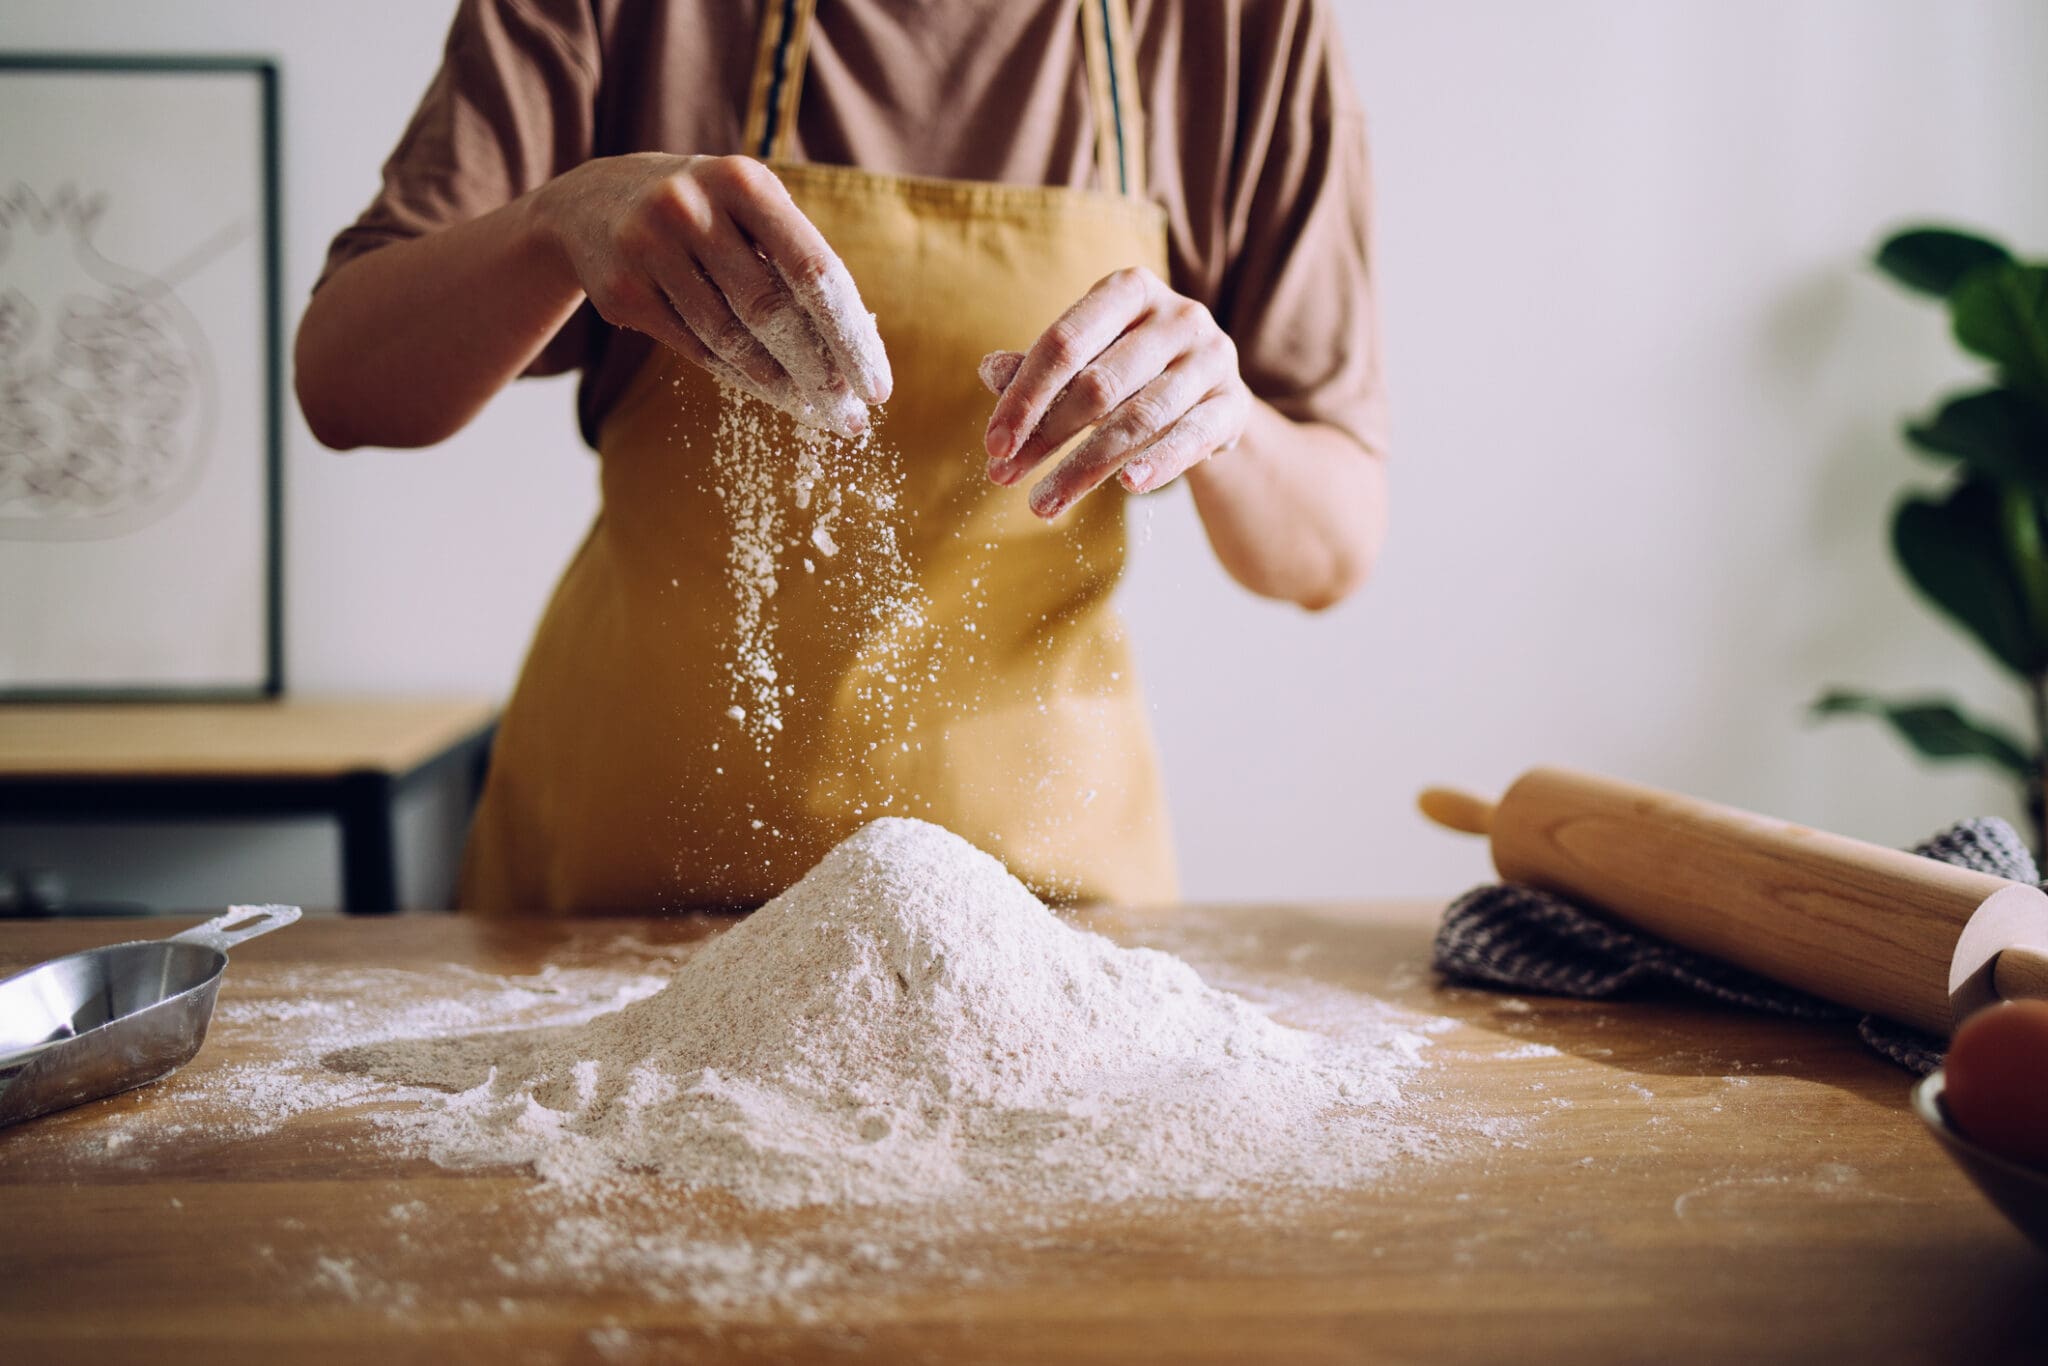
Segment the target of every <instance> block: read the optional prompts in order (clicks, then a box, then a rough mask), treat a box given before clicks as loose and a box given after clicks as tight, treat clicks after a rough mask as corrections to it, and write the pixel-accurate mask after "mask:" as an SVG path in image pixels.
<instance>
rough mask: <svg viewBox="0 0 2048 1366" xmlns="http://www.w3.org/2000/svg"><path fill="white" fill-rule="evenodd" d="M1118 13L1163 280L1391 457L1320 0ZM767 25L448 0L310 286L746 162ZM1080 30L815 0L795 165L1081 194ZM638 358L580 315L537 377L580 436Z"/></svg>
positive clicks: (1253, 363) (1150, 2) (558, 0)
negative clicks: (643, 163) (398, 245)
mask: <svg viewBox="0 0 2048 1366" xmlns="http://www.w3.org/2000/svg"><path fill="white" fill-rule="evenodd" d="M1130 9H1131V28H1132V33H1133V35H1134V38H1135V47H1136V53H1135V60H1136V65H1137V70H1138V77H1139V82H1138V83H1139V93H1140V97H1141V100H1142V102H1143V106H1144V111H1145V115H1146V124H1145V126H1146V163H1147V166H1148V168H1149V169H1148V176H1149V182H1150V183H1149V185H1148V186H1147V191H1148V193H1149V195H1150V197H1151V198H1153V199H1154V200H1156V201H1157V202H1159V203H1160V204H1162V205H1164V206H1165V208H1166V212H1167V218H1168V225H1169V227H1168V248H1169V258H1170V262H1171V274H1172V279H1171V283H1172V285H1173V287H1174V288H1175V289H1176V290H1178V291H1180V292H1181V293H1183V294H1186V295H1189V296H1190V297H1192V298H1195V299H1198V300H1200V301H1201V302H1202V303H1203V304H1205V305H1207V306H1208V307H1209V309H1210V310H1211V312H1213V313H1214V314H1215V316H1216V318H1217V320H1218V321H1219V322H1220V323H1221V324H1222V325H1223V327H1224V328H1225V329H1226V330H1227V331H1228V332H1229V333H1230V335H1231V337H1232V339H1233V340H1234V341H1235V342H1236V343H1237V347H1238V353H1239V357H1240V365H1241V369H1242V372H1243V375H1244V379H1245V382H1246V383H1247V384H1248V385H1250V387H1251V389H1252V391H1253V392H1254V393H1256V394H1258V395H1259V396H1260V397H1261V398H1264V399H1265V400H1266V401H1267V402H1269V403H1271V404H1273V405H1274V406H1275V407H1276V408H1278V409H1279V410H1280V411H1281V412H1283V413H1285V414H1287V415H1288V416H1289V417H1292V418H1295V419H1296V420H1299V421H1320V422H1328V423H1332V424H1334V425H1336V426H1338V427H1342V428H1344V429H1345V430H1347V431H1349V432H1350V433H1352V434H1353V435H1354V436H1356V437H1357V438H1358V439H1359V440H1361V441H1362V442H1364V443H1365V444H1366V445H1367V446H1368V447H1369V448H1371V449H1373V450H1375V451H1382V450H1384V449H1385V445H1386V441H1385V402H1384V394H1383V390H1382V379H1381V366H1380V348H1379V337H1378V324H1377V310H1376V308H1375V302H1374V298H1373V294H1372V281H1371V275H1370V260H1371V249H1370V231H1369V226H1370V225H1369V218H1370V199H1369V189H1368V178H1367V161H1366V142H1365V124H1364V119H1363V116H1362V114H1361V113H1360V110H1359V107H1358V102H1357V99H1356V97H1355V95H1354V94H1353V92H1352V89H1351V85H1350V82H1349V79H1348V78H1347V76H1346V74H1345V69H1344V59H1343V54H1342V53H1341V51H1340V50H1339V48H1338V44H1337V34H1336V32H1335V28H1334V25H1333V23H1332V20H1331V17H1330V15H1329V12H1328V9H1327V7H1326V5H1325V4H1324V3H1323V2H1322V0H1131V4H1130ZM760 13H761V6H760V4H758V3H756V4H745V3H740V0H462V3H461V7H460V9H459V10H458V11H457V13H456V16H455V23H454V26H453V28H452V29H451V30H450V32H449V36H448V46H447V51H446V53H445V56H444V59H443V61H442V65H441V70H440V71H439V73H438V74H437V75H436V76H435V77H434V81H433V84H432V85H430V86H429V87H428V89H427V93H426V95H425V97H424V98H423V99H422V100H421V102H420V107H419V110H418V112H417V113H415V114H414V116H413V120H412V124H411V126H410V127H409V128H408V129H407V130H406V133H405V136H404V138H403V139H402V140H401V141H400V142H399V144H398V148H397V150H396V151H394V152H393V153H392V155H391V159H390V160H389V161H388V162H387V163H386V164H385V167H384V188H383V190H382V191H381V192H380V193H379V194H378V196H377V198H376V199H375V200H374V201H372V203H371V204H370V207H369V208H368V209H367V210H365V211H364V213H363V215H362V217H361V218H360V219H358V220H357V222H356V223H355V225H354V226H352V227H350V228H348V229H346V230H344V231H343V232H342V233H341V235H340V236H338V237H337V238H335V241H334V245H333V248H332V249H331V250H330V252H329V253H328V259H327V267H326V270H325V272H323V274H322V276H321V279H322V282H324V281H325V280H326V278H327V276H328V275H331V274H332V273H333V271H334V270H335V269H336V268H337V267H338V266H340V265H341V264H343V263H344V262H346V261H349V260H351V259H353V258H354V257H357V256H360V255H362V254H363V253H365V252H368V251H372V250H375V249H376V248H377V247H379V246H383V245H385V244H387V243H389V242H392V241H395V240H397V239H400V238H406V237H413V236H418V235H421V234H425V233H429V232H433V231H435V230H436V229H438V228H443V227H446V226H449V225H451V224H454V223H458V222H462V221H464V220H466V219H469V218H474V217H476V216H478V215H480V214H483V213H486V212H489V211H490V210H491V209H494V208H497V207H498V206H500V205H502V204H504V203H506V202H507V201H509V200H511V199H513V198H516V197H517V196H519V195H521V194H523V193H525V192H526V191H528V190H531V189H533V188H534V187H536V186H538V185H540V184H542V183H544V182H546V181H547V180H549V179H551V178H553V177H554V176H556V175H559V174H561V173H562V172H564V171H566V170H569V169H570V168H571V167H573V166H576V165H578V164H579V163H581V162H583V161H586V160H588V159H590V158H592V157H598V156H609V155H615V154H619V153H626V152H640V151H665V152H677V153H685V152H697V153H730V152H739V151H743V150H746V149H744V148H743V147H742V145H741V124H742V122H743V121H744V119H745V115H746V106H747V89H748V83H749V81H750V80H751V78H752V74H753V65H754V51H755V45H756V41H757V31H758V27H759V23H760ZM1081 42H1082V40H1081V32H1080V20H1079V14H1078V9H1077V6H1076V4H1075V3H1073V0H819V4H818V8H817V15H816V18H815V20H814V23H813V28H812V33H811V55H810V63H809V67H808V71H807V74H806V76H805V80H804V85H803V98H802V104H801V106H800V107H799V110H798V114H797V120H796V137H795V148H794V155H795V156H797V157H798V158H800V159H802V160H806V161H815V162H825V163H832V164H839V165H851V166H859V167H863V168H865V169H867V170H871V171H878V172H887V173H894V174H905V175H925V176H945V177H952V178H957V179H966V180H985V181H1000V182H1005V183H1011V184H1025V185H1041V184H1042V185H1065V186H1074V187H1082V186H1088V185H1092V184H1094V183H1095V182H1096V176H1095V164H1094V163H1095V155H1094V154H1095V140H1094V115H1093V112H1092V107H1091V104H1090V101H1089V98H1088V91H1087V76H1086V64H1085V61H1084V58H1083V54H1082V46H1081ZM856 283H858V282H856ZM316 287H317V286H316ZM652 345H653V343H652V342H651V341H649V340H648V339H647V338H645V337H643V336H640V335H639V334H637V333H631V332H621V331H619V330H617V329H614V328H611V327H609V326H607V325H606V324H605V323H604V322H603V320H601V319H600V318H598V316H597V315H596V313H595V311H593V310H592V309H591V308H590V307H589V306H588V305H585V306H584V307H583V308H582V309H581V310H579V311H578V312H577V314H576V315H575V316H574V317H573V318H572V319H571V320H570V321H569V323H568V324H566V325H565V326H564V327H563V329H562V330H561V332H560V333H558V334H557V335H556V336H555V338H554V339H553V341H551V342H550V343H549V344H548V346H547V348H546V349H545V350H544V351H543V352H542V354H541V356H540V357H539V358H538V359H537V360H536V361H535V362H534V364H533V366H532V367H531V368H530V370H529V373H531V374H558V373H561V372H563V371H566V370H572V369H578V368H580V369H581V370H582V371H583V387H582V393H581V400H580V407H581V413H582V419H583V430H584V432H585V435H586V436H593V437H594V434H595V432H596V429H597V421H598V419H599V418H600V417H601V416H602V415H603V414H604V412H605V411H606V410H607V409H608V408H609V406H610V405H611V403H612V402H613V401H615V400H616V399H617V397H618V396H619V394H620V393H621V392H622V391H623V390H624V388H625V385H626V382H627V381H628V380H629V379H630V378H631V377H632V375H633V373H634V372H635V371H636V370H637V369H638V368H639V366H640V364H641V362H642V361H643V360H644V359H645V357H646V355H647V353H648V349H649V348H650V347H651V346H652Z"/></svg>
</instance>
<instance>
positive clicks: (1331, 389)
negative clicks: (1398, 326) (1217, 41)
mask: <svg viewBox="0 0 2048 1366" xmlns="http://www.w3.org/2000/svg"><path fill="white" fill-rule="evenodd" d="M1276 11H1278V12H1279V13H1280V14H1282V15H1284V16H1285V17H1284V19H1283V21H1282V22H1281V23H1278V24H1276V25H1273V26H1271V27H1270V28H1266V31H1265V32H1262V33H1258V34H1256V35H1254V34H1251V33H1247V35H1246V37H1247V39H1248V41H1247V43H1246V47H1245V50H1244V51H1245V57H1246V59H1247V66H1246V69H1245V70H1244V71H1243V73H1242V84H1241V86H1240V89H1241V91H1242V103H1241V109H1242V110H1243V113H1244V115H1245V118H1244V121H1243V122H1242V123H1241V124H1240V135H1241V138H1240V141H1239V142H1238V144H1237V147H1236V155H1235V157H1234V158H1233V170H1232V173H1231V174H1230V175H1229V176H1227V177H1225V193H1226V195H1227V196H1228V197H1229V199H1230V201H1231V202H1229V203H1228V204H1227V205H1226V206H1225V208H1224V213H1223V221H1224V222H1226V223H1228V224H1230V225H1231V226H1232V228H1233V229H1234V231H1232V232H1230V233H1229V234H1228V236H1229V237H1232V238H1235V239H1236V240H1235V241H1234V242H1231V243H1230V244H1229V246H1228V250H1227V256H1226V260H1225V262H1224V264H1223V272H1222V278H1221V280H1220V282H1219V285H1220V287H1219V288H1218V290H1217V304H1216V312H1217V318H1218V321H1219V322H1221V323H1222V325H1223V327H1224V329H1225V330H1226V331H1228V332H1229V333H1230V335H1231V338H1232V340H1233V341H1235V342H1236V343H1237V348H1238V357H1239V366H1240V370H1241V373H1242V374H1243V376H1244V380H1245V383H1246V384H1247V385H1248V386H1250V388H1251V390H1252V392H1253V393H1255V394H1257V395H1258V396H1259V397H1260V398H1262V399H1264V400H1265V401H1266V402H1268V403H1270V404H1272V405H1273V406H1274V407H1275V408H1276V409H1278V410H1279V411H1280V412H1282V413H1284V414H1285V415H1286V416H1288V417H1290V418H1293V419H1294V420H1295V421H1297V422H1326V423H1329V424H1331V425H1333V426H1336V427H1339V428H1342V429H1343V430H1345V431H1347V432H1349V433H1350V434H1351V435H1353V436H1355V437H1356V438H1358V440H1359V441H1360V442H1362V443H1363V444H1364V445H1365V446H1366V447H1367V449H1369V450H1372V451H1374V452H1377V453H1384V452H1385V451H1386V449H1387V417H1386V390H1385V380H1384V374H1383V370H1382V366H1381V356H1380V330H1379V308H1378V303H1377V300H1376V298H1375V295H1374V291H1373V279H1372V263H1373V262H1372V188H1371V168H1370V162H1369V159H1368V156H1367V149H1366V131H1365V115H1364V112H1363V110H1362V109H1361V108H1360V107H1359V103H1358V99H1357V96H1356V94H1355V93H1354V91H1353V89H1352V86H1351V80H1350V77H1349V74H1348V73H1347V71H1346V69H1345V60H1344V54H1343V50H1342V48H1341V46H1340V45H1339V41H1338V37H1337V34H1336V31H1335V25H1334V23H1333V22H1332V20H1331V17H1330V14H1329V11H1328V9H1327V7H1326V6H1325V5H1323V4H1322V3H1319V0H1309V2H1308V3H1299V4H1294V5H1286V6H1277V5H1275V6H1267V7H1266V13H1268V14H1272V13H1274V12H1276ZM1250 27H1265V26H1261V25H1253V26H1250ZM1261 48H1263V49H1264V50H1263V51H1261V50H1260V49H1261Z"/></svg>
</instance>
